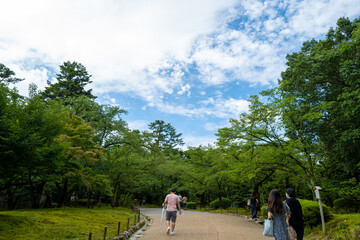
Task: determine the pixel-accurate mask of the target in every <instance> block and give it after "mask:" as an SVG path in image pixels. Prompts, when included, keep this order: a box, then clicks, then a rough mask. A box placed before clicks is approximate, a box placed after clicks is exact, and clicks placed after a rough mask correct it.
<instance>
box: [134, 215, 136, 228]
mask: <svg viewBox="0 0 360 240" xmlns="http://www.w3.org/2000/svg"><path fill="white" fill-rule="evenodd" d="M134 225H136V214H135V215H134Z"/></svg>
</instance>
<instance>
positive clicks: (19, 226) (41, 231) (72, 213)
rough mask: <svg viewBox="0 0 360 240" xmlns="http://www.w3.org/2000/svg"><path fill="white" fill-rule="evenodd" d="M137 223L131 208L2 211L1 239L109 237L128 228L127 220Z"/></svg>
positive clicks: (0, 220) (0, 219)
mask: <svg viewBox="0 0 360 240" xmlns="http://www.w3.org/2000/svg"><path fill="white" fill-rule="evenodd" d="M128 218H130V225H132V224H133V223H134V213H133V212H132V211H131V209H128V208H111V207H102V208H93V209H88V208H53V209H26V210H24V209H21V210H13V211H0V239H4V240H5V239H6V240H10V239H37V240H39V239H44V240H45V239H88V237H89V233H90V232H91V233H92V236H93V237H92V239H94V240H96V239H101V240H102V239H103V236H104V228H105V227H107V239H112V238H113V237H114V236H116V234H117V226H118V222H121V230H120V233H121V232H123V231H125V230H126V227H127V221H128Z"/></svg>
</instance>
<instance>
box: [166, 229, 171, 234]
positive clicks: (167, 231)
mask: <svg viewBox="0 0 360 240" xmlns="http://www.w3.org/2000/svg"><path fill="white" fill-rule="evenodd" d="M166 234H167V235H169V234H170V227H168V228H167V230H166Z"/></svg>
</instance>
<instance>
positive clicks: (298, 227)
mask: <svg viewBox="0 0 360 240" xmlns="http://www.w3.org/2000/svg"><path fill="white" fill-rule="evenodd" d="M292 227H293V228H294V230H295V232H296V235H297V237H296V239H297V240H303V237H304V226H303V225H294V226H292Z"/></svg>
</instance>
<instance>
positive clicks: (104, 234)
mask: <svg viewBox="0 0 360 240" xmlns="http://www.w3.org/2000/svg"><path fill="white" fill-rule="evenodd" d="M106 232H107V227H105V231H104V240H106Z"/></svg>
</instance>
